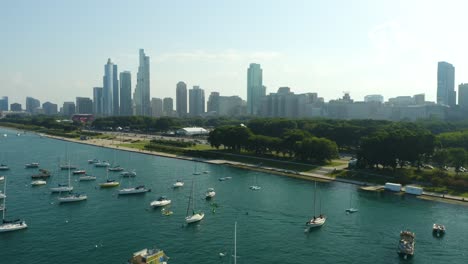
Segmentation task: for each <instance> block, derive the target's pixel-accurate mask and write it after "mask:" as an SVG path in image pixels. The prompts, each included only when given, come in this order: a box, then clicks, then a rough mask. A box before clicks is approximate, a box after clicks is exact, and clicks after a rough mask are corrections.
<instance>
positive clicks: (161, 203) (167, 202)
mask: <svg viewBox="0 0 468 264" xmlns="http://www.w3.org/2000/svg"><path fill="white" fill-rule="evenodd" d="M170 203H171V200H164V201H153V202H151V204H150V205H151V206H152V207H162V206H166V205H168V204H170Z"/></svg>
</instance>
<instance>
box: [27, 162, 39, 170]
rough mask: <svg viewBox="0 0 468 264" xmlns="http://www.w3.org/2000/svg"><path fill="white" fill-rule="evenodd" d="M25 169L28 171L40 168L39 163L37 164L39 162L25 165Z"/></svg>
mask: <svg viewBox="0 0 468 264" xmlns="http://www.w3.org/2000/svg"><path fill="white" fill-rule="evenodd" d="M24 167H25V168H26V169H34V168H39V163H37V162H33V163H28V164H25V165H24Z"/></svg>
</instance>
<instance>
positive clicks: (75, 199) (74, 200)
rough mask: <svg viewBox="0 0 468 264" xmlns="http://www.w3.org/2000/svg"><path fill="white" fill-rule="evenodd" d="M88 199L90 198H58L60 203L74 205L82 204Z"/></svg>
mask: <svg viewBox="0 0 468 264" xmlns="http://www.w3.org/2000/svg"><path fill="white" fill-rule="evenodd" d="M86 199H88V196H86V195H84V196H79V197H60V198H58V200H59V202H60V203H73V202H81V201H84V200H86Z"/></svg>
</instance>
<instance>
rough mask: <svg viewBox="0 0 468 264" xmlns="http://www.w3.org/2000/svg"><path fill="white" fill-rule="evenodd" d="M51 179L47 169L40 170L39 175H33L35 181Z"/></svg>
mask: <svg viewBox="0 0 468 264" xmlns="http://www.w3.org/2000/svg"><path fill="white" fill-rule="evenodd" d="M49 177H50V172H49V171H48V170H45V169H39V173H37V174H33V175H31V178H33V179H44V178H49Z"/></svg>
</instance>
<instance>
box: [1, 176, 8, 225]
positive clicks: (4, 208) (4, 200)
mask: <svg viewBox="0 0 468 264" xmlns="http://www.w3.org/2000/svg"><path fill="white" fill-rule="evenodd" d="M6 182H7V179H6V177H4V178H3V195H5V197H3V210H2V211H3V212H2V220H5V211H6V205H5V204H6ZM2 224H3V221H2Z"/></svg>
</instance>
